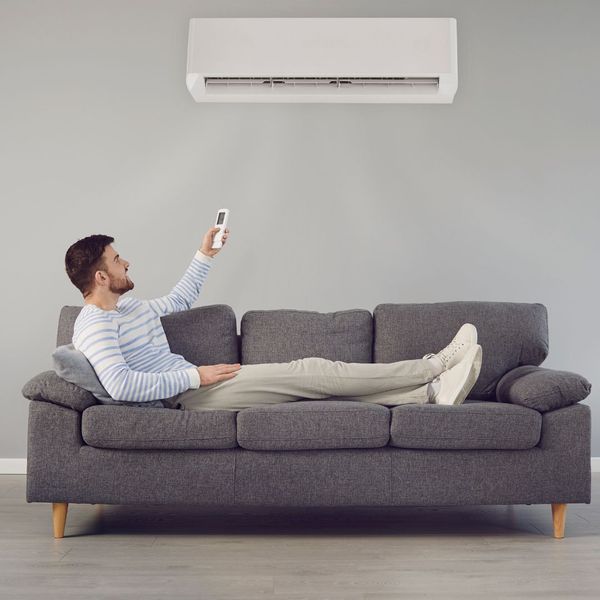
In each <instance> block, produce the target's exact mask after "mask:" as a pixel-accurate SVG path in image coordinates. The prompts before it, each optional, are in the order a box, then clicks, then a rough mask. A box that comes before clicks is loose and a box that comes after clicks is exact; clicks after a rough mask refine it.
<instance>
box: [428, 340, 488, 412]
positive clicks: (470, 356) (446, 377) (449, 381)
mask: <svg viewBox="0 0 600 600" xmlns="http://www.w3.org/2000/svg"><path fill="white" fill-rule="evenodd" d="M481 357H482V350H481V346H480V345H479V344H475V345H473V346H471V347H470V348H469V349H468V350H467V352H466V354H465V356H464V358H463V359H462V360H461V361H460V362H459V363H458V364H457V365H455V366H454V367H452V368H451V369H448V370H447V371H444V372H443V373H442V374H441V375H440V377H439V379H440V390H439V391H438V392H437V393H436V394H435V395H434V396H433V400H432V404H448V405H458V404H462V403H463V402H464V400H465V398H466V397H467V396H468V395H469V392H470V391H471V390H472V389H473V386H474V385H475V382H476V381H477V378H478V377H479V373H480V372H481Z"/></svg>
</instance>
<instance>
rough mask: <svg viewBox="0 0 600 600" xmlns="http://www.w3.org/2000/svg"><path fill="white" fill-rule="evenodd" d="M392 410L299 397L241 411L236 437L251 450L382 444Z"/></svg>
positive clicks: (370, 446) (387, 433)
mask: <svg viewBox="0 0 600 600" xmlns="http://www.w3.org/2000/svg"><path fill="white" fill-rule="evenodd" d="M389 430H390V411H389V409H388V408H386V407H385V406H380V405H378V404H368V403H366V402H357V401H353V400H298V401H296V402H286V403H283V404H273V405H268V406H254V407H252V408H246V409H244V410H242V411H240V412H239V413H238V417H237V439H238V444H239V445H240V446H241V447H242V448H246V449H248V450H320V449H325V448H379V447H381V446H385V445H387V443H388V441H389Z"/></svg>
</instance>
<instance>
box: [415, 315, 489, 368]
mask: <svg viewBox="0 0 600 600" xmlns="http://www.w3.org/2000/svg"><path fill="white" fill-rule="evenodd" d="M476 343H477V329H476V328H475V325H472V324H471V323H465V324H464V325H463V326H462V327H461V328H460V329H459V330H458V333H457V334H456V335H455V336H454V339H453V340H452V341H451V342H450V343H449V344H448V345H447V346H446V347H445V348H444V349H443V350H440V351H439V352H438V353H437V354H433V353H430V354H426V355H425V356H424V357H423V358H432V357H436V358H437V359H438V360H439V361H440V362H441V363H442V367H443V369H444V371H447V370H448V369H451V368H452V367H454V366H455V365H457V364H458V363H459V362H460V361H461V360H462V359H463V358H464V356H465V354H466V353H467V350H469V348H471V347H472V346H473V345H474V344H476Z"/></svg>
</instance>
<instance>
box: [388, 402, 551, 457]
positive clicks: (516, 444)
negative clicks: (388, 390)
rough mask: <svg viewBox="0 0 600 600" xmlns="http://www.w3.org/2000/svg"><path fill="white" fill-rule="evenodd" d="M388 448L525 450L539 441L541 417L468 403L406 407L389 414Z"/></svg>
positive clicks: (519, 409)
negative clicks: (390, 418) (390, 417)
mask: <svg viewBox="0 0 600 600" xmlns="http://www.w3.org/2000/svg"><path fill="white" fill-rule="evenodd" d="M391 413H392V422H391V427H390V438H391V439H390V445H392V446H396V447H398V448H420V449H423V450H425V449H429V450H526V449H528V448H533V447H534V446H536V445H537V443H538V442H539V440H540V433H541V429H542V415H541V414H540V413H539V412H537V411H535V410H531V409H528V408H523V407H521V406H514V405H508V404H499V403H496V402H485V401H469V402H466V403H464V404H461V405H459V406H438V405H435V404H405V405H402V406H397V407H394V408H393V409H392V410H391Z"/></svg>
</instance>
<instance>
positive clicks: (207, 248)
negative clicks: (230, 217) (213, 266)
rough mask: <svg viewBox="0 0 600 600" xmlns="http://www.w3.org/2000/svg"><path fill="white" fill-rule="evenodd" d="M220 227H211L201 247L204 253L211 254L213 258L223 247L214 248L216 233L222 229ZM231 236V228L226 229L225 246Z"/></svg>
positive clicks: (224, 233) (224, 234)
mask: <svg viewBox="0 0 600 600" xmlns="http://www.w3.org/2000/svg"><path fill="white" fill-rule="evenodd" d="M220 229H221V228H220V227H211V228H210V229H209V230H208V231H207V232H206V234H205V235H204V239H203V240H202V246H201V247H200V252H202V254H206V256H210V257H211V258H213V256H214V255H215V254H217V253H219V252H220V251H221V250H222V249H223V248H222V247H221V248H213V247H212V245H213V240H214V238H215V235H216V234H217V232H218V231H219V230H220ZM228 237H229V229H225V231H224V232H223V239H222V242H223V246H225V244H226V243H227V238H228Z"/></svg>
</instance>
